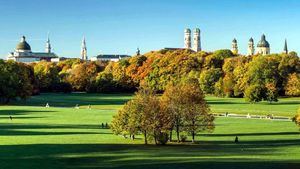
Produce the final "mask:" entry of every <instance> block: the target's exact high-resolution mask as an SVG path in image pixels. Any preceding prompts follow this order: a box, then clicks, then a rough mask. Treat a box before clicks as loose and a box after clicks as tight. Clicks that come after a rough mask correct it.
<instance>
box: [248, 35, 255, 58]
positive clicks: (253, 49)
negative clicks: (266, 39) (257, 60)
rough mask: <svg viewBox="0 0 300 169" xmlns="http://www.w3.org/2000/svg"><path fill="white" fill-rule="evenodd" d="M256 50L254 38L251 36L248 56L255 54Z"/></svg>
mask: <svg viewBox="0 0 300 169" xmlns="http://www.w3.org/2000/svg"><path fill="white" fill-rule="evenodd" d="M254 52H255V48H254V40H253V38H250V39H249V43H248V56H252V55H254Z"/></svg>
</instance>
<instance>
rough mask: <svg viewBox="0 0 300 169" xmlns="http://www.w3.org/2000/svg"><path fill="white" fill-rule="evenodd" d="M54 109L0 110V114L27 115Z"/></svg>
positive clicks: (48, 111)
mask: <svg viewBox="0 0 300 169" xmlns="http://www.w3.org/2000/svg"><path fill="white" fill-rule="evenodd" d="M50 112H55V111H50V110H0V115H7V116H8V117H9V116H17V115H27V114H30V113H50Z"/></svg>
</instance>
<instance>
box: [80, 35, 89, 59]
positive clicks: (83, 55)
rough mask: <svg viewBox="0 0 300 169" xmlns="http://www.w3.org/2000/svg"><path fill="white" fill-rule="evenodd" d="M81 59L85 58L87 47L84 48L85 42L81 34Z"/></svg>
mask: <svg viewBox="0 0 300 169" xmlns="http://www.w3.org/2000/svg"><path fill="white" fill-rule="evenodd" d="M81 59H82V60H87V59H88V57H87V48H86V42H85V37H84V36H83V39H82V43H81Z"/></svg>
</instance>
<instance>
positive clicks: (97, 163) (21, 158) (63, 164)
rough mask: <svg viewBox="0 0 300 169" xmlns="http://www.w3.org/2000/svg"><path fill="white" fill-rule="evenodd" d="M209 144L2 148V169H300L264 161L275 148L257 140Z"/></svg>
mask: <svg viewBox="0 0 300 169" xmlns="http://www.w3.org/2000/svg"><path fill="white" fill-rule="evenodd" d="M285 141H287V142H288V141H290V142H292V143H293V142H294V141H293V140H285ZM266 142H267V141H266ZM278 142H280V140H278ZM209 144H210V145H211V146H209V145H205V144H204V145H169V146H164V147H162V146H153V145H149V146H145V145H125V144H35V145H0V149H1V151H0V164H1V167H2V168H11V169H17V168H22V169H27V168H43V169H50V168H51V169H53V168H55V169H59V168H72V169H95V168H122V169H132V168H133V169H135V168H141V169H150V168H151V169H152V168H163V169H177V168H178V169H184V168H189V169H190V168H201V169H202V168H204V169H219V168H221V169H253V168H257V169H271V168H272V169H299V161H296V160H295V161H286V162H284V161H281V162H276V161H273V162H272V161H269V160H266V159H263V157H264V155H268V154H271V153H272V152H271V149H270V148H269V147H267V146H265V145H263V144H259V145H257V142H256V141H253V142H250V145H249V144H247V145H243V144H234V143H231V142H214V141H211V142H209ZM253 156H256V157H259V156H261V158H260V159H257V158H251V157H253ZM264 160H266V161H267V162H264ZM297 163H298V164H297Z"/></svg>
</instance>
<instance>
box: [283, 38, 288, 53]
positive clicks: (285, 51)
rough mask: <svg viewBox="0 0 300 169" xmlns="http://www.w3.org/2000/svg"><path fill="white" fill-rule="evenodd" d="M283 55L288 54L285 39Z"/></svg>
mask: <svg viewBox="0 0 300 169" xmlns="http://www.w3.org/2000/svg"><path fill="white" fill-rule="evenodd" d="M283 53H285V54H288V53H289V50H288V45H287V41H286V39H285V41H284V47H283Z"/></svg>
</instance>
